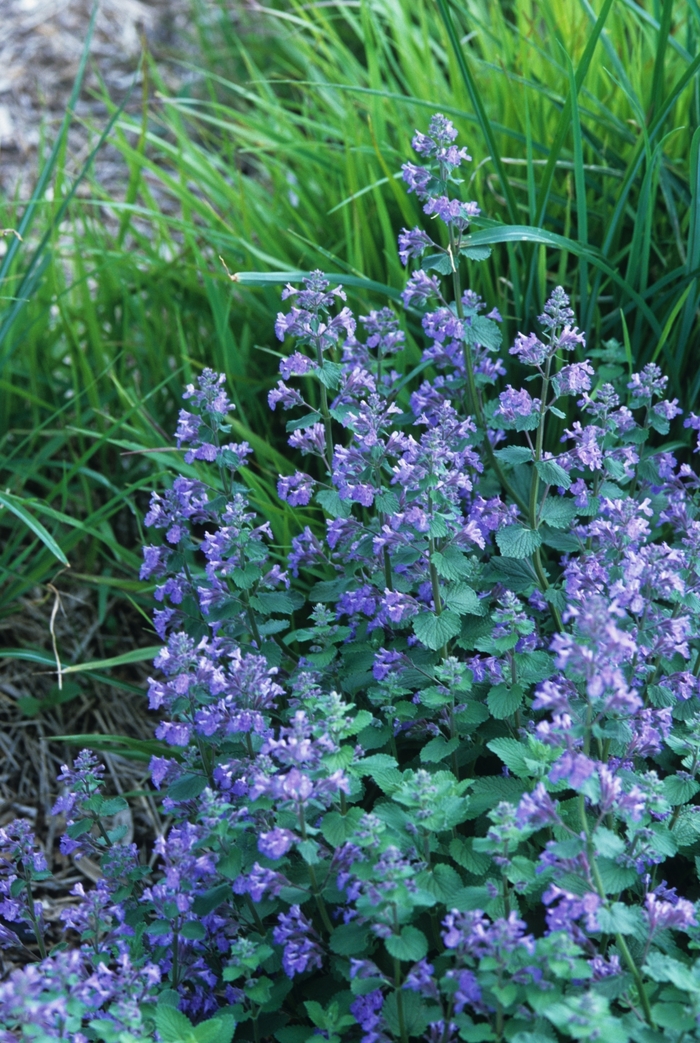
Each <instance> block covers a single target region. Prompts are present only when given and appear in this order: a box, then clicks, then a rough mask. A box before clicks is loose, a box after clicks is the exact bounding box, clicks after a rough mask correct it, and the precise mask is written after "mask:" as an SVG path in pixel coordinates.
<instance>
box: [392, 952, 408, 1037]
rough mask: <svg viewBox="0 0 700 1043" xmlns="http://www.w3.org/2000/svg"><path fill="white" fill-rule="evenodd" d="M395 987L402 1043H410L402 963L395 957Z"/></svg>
mask: <svg viewBox="0 0 700 1043" xmlns="http://www.w3.org/2000/svg"><path fill="white" fill-rule="evenodd" d="M394 987H395V989H396V1016H397V1018H398V1022H399V1034H400V1036H401V1043H408V1033H407V1032H406V1019H405V1017H404V1012H403V996H402V995H401V961H400V960H399V959H397V957H396V956H395V957H394Z"/></svg>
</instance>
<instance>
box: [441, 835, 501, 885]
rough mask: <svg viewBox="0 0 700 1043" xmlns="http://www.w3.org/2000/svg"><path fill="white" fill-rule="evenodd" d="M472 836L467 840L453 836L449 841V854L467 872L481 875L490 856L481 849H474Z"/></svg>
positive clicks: (489, 861)
mask: <svg viewBox="0 0 700 1043" xmlns="http://www.w3.org/2000/svg"><path fill="white" fill-rule="evenodd" d="M472 839H473V838H472V837H469V838H468V839H467V840H465V839H464V837H455V838H454V840H451V841H450V854H451V855H452V858H454V860H455V862H456V863H457V865H458V866H462V868H463V869H466V870H467V872H468V873H473V874H474V876H483V875H484V873H485V872H486V870H487V869H488V867H489V866H490V865H491V856H490V855H487V854H485V853H484V852H482V851H475V850H474V848H473V847H472Z"/></svg>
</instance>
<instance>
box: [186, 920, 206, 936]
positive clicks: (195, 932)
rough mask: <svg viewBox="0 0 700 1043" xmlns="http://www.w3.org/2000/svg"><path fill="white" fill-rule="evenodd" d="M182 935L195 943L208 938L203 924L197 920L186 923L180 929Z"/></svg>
mask: <svg viewBox="0 0 700 1043" xmlns="http://www.w3.org/2000/svg"><path fill="white" fill-rule="evenodd" d="M180 934H181V935H182V937H183V938H190V939H192V940H194V941H201V940H202V938H206V936H207V932H206V930H205V929H204V926H203V924H201V923H199V922H198V921H197V920H188V921H187V923H184V924H183V925H182V927H181V928H180Z"/></svg>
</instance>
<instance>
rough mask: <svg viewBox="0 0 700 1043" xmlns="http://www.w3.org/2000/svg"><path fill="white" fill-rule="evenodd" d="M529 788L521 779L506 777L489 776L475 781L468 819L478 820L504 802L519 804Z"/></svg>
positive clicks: (471, 792) (470, 797) (468, 809)
mask: <svg viewBox="0 0 700 1043" xmlns="http://www.w3.org/2000/svg"><path fill="white" fill-rule="evenodd" d="M526 789H528V786H527V784H526V783H525V782H523V781H522V780H521V779H516V778H512V777H507V776H504V775H487V776H485V777H484V778H480V779H475V781H474V783H473V785H472V788H471V791H470V796H469V807H468V808H467V816H466V817H467V818H468V819H473V818H478V817H479V815H482V814H483V813H484V812H485V811H489V810H490V809H491V808H493V807H495V806H496V804H498V803H499V802H500V801H502V800H507V801H508V802H509V803H511V804H517V802H518V801H519V800H520V798H521V797H522V795H523V793H524V792H525V790H526Z"/></svg>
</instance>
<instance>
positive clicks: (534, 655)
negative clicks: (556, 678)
mask: <svg viewBox="0 0 700 1043" xmlns="http://www.w3.org/2000/svg"><path fill="white" fill-rule="evenodd" d="M513 658H514V660H515V665H516V668H517V672H518V677H519V678H520V680H521V681H522V682H523V683H528V684H537V683H538V682H539V681H546V679H547V678H548V677H551V676H552V674H553V673H554V659H553V658H552V656H551V655H549V654H548V653H547V652H543V651H542V650H541V649H536V650H535V651H534V652H515V653H514V656H513Z"/></svg>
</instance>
